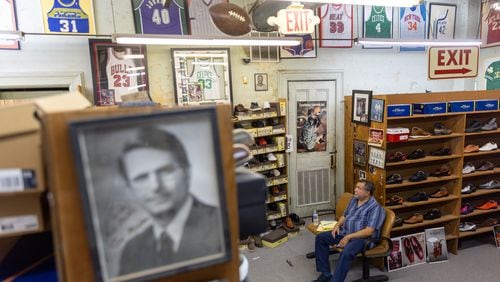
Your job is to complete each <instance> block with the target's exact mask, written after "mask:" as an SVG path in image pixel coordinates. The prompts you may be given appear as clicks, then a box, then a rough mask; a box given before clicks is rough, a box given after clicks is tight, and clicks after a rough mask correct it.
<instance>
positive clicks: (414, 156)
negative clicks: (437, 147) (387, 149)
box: [408, 149, 425, 160]
mask: <svg viewBox="0 0 500 282" xmlns="http://www.w3.org/2000/svg"><path fill="white" fill-rule="evenodd" d="M422 158H425V152H424V150H422V149H416V150H415V151H413V152H411V153H410V154H409V155H408V159H409V160H416V159H422Z"/></svg>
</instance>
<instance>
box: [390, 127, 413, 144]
mask: <svg viewBox="0 0 500 282" xmlns="http://www.w3.org/2000/svg"><path fill="white" fill-rule="evenodd" d="M409 136H410V129H408V128H406V127H395V128H387V142H389V143H396V142H404V141H408V137H409Z"/></svg>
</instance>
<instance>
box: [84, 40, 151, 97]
mask: <svg viewBox="0 0 500 282" xmlns="http://www.w3.org/2000/svg"><path fill="white" fill-rule="evenodd" d="M89 45H90V60H91V66H92V79H93V82H94V103H95V105H97V106H109V105H115V104H117V103H121V102H123V101H126V100H127V97H128V96H137V94H141V95H140V96H147V97H148V98H149V94H148V93H149V83H148V75H147V62H146V46H144V45H121V44H115V43H112V42H111V41H110V40H103V39H89Z"/></svg>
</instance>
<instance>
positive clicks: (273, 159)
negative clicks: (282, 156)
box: [267, 153, 278, 162]
mask: <svg viewBox="0 0 500 282" xmlns="http://www.w3.org/2000/svg"><path fill="white" fill-rule="evenodd" d="M267 159H268V160H269V161H271V162H274V161H277V160H278V159H277V158H276V156H275V155H274V154H273V153H269V154H267Z"/></svg>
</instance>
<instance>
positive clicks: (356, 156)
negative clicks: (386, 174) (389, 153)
mask: <svg viewBox="0 0 500 282" xmlns="http://www.w3.org/2000/svg"><path fill="white" fill-rule="evenodd" d="M353 146H354V147H353V148H354V150H353V161H354V164H355V165H359V166H362V167H364V166H366V160H367V154H368V144H367V142H366V141H363V140H357V139H354V142H353Z"/></svg>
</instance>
